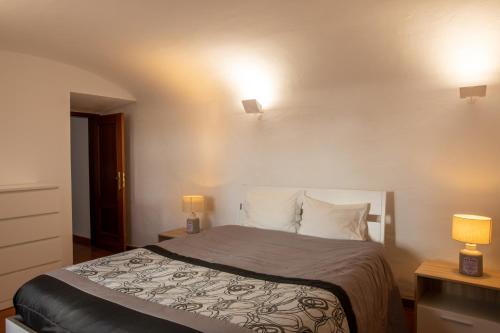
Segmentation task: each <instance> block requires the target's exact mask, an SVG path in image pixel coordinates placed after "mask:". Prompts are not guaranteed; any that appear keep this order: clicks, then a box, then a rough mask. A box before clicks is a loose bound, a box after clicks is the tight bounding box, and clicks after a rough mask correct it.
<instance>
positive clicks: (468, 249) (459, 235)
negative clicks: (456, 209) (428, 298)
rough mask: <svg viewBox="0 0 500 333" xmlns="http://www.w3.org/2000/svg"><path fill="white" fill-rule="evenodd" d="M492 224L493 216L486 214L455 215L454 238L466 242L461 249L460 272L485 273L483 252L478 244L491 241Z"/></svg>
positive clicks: (466, 273)
mask: <svg viewBox="0 0 500 333" xmlns="http://www.w3.org/2000/svg"><path fill="white" fill-rule="evenodd" d="M491 224H492V223H491V218H489V217H485V216H478V215H466V214H455V215H453V226H452V231H451V235H452V238H453V239H454V240H457V241H459V242H463V243H465V249H462V250H460V264H459V271H460V273H462V274H464V275H469V276H481V275H483V254H482V253H481V252H480V251H479V250H478V249H477V246H476V244H490V243H491Z"/></svg>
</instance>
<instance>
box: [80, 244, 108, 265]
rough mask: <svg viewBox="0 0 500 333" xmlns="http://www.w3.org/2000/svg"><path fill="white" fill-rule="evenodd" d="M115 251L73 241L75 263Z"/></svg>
mask: <svg viewBox="0 0 500 333" xmlns="http://www.w3.org/2000/svg"><path fill="white" fill-rule="evenodd" d="M113 253H114V252H110V251H107V250H102V249H99V248H97V247H93V246H91V245H89V244H83V243H77V242H73V263H74V264H79V263H81V262H84V261H88V260H92V259H97V258H101V257H105V256H109V255H110V254H113Z"/></svg>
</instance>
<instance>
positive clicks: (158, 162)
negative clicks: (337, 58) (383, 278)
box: [122, 82, 500, 297]
mask: <svg viewBox="0 0 500 333" xmlns="http://www.w3.org/2000/svg"><path fill="white" fill-rule="evenodd" d="M499 96H500V89H499V87H498V86H490V87H489V90H488V97H487V98H484V99H481V100H479V101H478V102H477V103H476V104H473V105H471V104H468V103H467V102H466V101H464V100H460V99H459V98H458V96H457V90H456V89H448V90H445V89H437V88H434V87H433V85H432V83H430V82H424V83H422V82H415V83H414V84H413V83H410V82H394V83H390V84H378V83H374V84H366V85H354V86H337V87H329V88H328V87H325V88H324V89H322V90H321V89H318V90H316V91H300V92H299V91H296V92H295V93H294V94H289V95H285V96H284V98H283V100H284V102H283V103H282V104H281V105H280V106H279V108H275V109H270V110H265V113H264V114H263V115H262V116H255V115H246V114H244V113H243V111H242V109H241V107H238V106H233V105H230V104H223V103H222V102H221V101H217V100H212V101H203V103H202V104H203V105H196V104H191V105H184V106H179V105H178V106H176V105H173V104H172V102H171V100H168V99H165V100H161V99H160V100H156V101H155V100H153V99H147V98H142V99H141V101H142V102H141V103H138V104H137V105H132V106H129V107H127V108H125V109H123V110H122V111H125V112H127V113H128V117H127V127H128V130H127V133H128V140H129V144H130V152H129V164H130V165H129V169H128V170H129V185H130V186H129V191H131V220H132V226H131V228H132V233H131V243H132V244H134V245H143V244H146V243H152V242H155V240H156V236H157V233H158V232H160V231H162V230H167V229H169V228H173V227H179V226H182V225H183V224H184V220H185V216H184V215H183V214H182V212H181V208H180V196H181V195H182V194H198V193H201V194H205V195H208V196H211V197H212V198H213V204H214V208H215V209H214V212H213V213H212V214H210V215H209V216H208V221H209V222H211V223H212V224H214V225H220V224H230V223H234V222H235V221H236V217H237V210H238V198H237V194H238V189H239V187H240V185H241V184H256V185H280V186H309V187H322V188H354V189H376V190H387V191H393V192H394V204H395V217H394V221H393V223H394V224H393V225H392V226H391V227H390V228H389V230H391V229H392V230H393V231H392V235H391V234H390V235H388V236H387V237H388V243H389V244H388V257H389V260H390V262H391V264H392V267H393V270H394V272H395V274H396V275H397V278H398V281H399V283H400V286H401V288H402V291H403V293H404V294H405V295H406V296H408V297H409V296H412V294H413V290H412V288H413V276H412V273H413V271H414V269H415V268H416V267H417V266H418V263H419V262H420V261H422V260H424V259H443V260H448V261H454V262H456V261H457V258H458V251H459V249H460V248H461V247H462V245H461V244H459V243H458V242H455V241H453V240H452V239H451V237H450V236H451V229H450V228H451V216H452V214H453V213H456V212H470V213H478V214H483V215H487V216H492V217H493V219H494V220H495V221H499V220H500V205H499V202H498V198H500V186H499V185H500V172H498V165H500V131H498V124H499V123H500V113H499V112H498V105H499V102H500V98H499ZM167 110H168V111H167ZM205 222H207V221H205ZM497 223H498V222H496V223H495V224H497ZM390 232H391V231H390ZM394 232H395V235H394ZM481 250H483V251H484V254H485V265H486V268H487V269H488V268H500V257H499V256H498V255H497V254H498V253H499V251H500V227H497V225H495V226H494V235H493V244H492V245H490V246H481Z"/></svg>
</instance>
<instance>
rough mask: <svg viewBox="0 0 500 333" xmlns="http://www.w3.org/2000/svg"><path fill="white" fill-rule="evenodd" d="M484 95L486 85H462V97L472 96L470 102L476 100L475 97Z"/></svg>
mask: <svg viewBox="0 0 500 333" xmlns="http://www.w3.org/2000/svg"><path fill="white" fill-rule="evenodd" d="M484 96H486V85H483V86H471V87H460V98H470V99H469V103H474V102H475V99H474V97H484Z"/></svg>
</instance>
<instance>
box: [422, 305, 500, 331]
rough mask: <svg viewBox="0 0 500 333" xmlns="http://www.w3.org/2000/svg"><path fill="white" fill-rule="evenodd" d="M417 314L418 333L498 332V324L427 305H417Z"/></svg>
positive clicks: (499, 328) (499, 325) (499, 327)
mask: <svg viewBox="0 0 500 333" xmlns="http://www.w3.org/2000/svg"><path fill="white" fill-rule="evenodd" d="M417 313H418V318H417V332H418V333H475V332H480V333H494V332H500V323H497V322H493V321H489V320H485V319H482V318H477V317H471V316H467V315H464V314H460V313H455V312H451V311H447V310H443V309H438V308H434V307H431V306H427V305H418V308H417Z"/></svg>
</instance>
